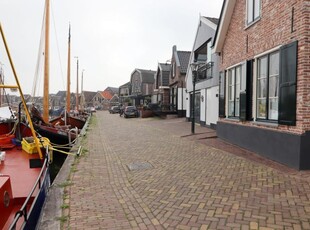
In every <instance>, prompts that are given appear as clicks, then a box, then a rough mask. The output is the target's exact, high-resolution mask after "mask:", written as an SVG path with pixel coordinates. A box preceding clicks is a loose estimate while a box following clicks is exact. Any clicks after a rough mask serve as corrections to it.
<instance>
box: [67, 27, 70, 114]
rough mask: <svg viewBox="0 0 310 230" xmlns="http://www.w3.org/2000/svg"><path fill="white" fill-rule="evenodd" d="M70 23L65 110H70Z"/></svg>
mask: <svg viewBox="0 0 310 230" xmlns="http://www.w3.org/2000/svg"><path fill="white" fill-rule="evenodd" d="M70 59H71V25H69V38H68V67H67V68H68V70H67V112H68V113H69V112H70V99H71V93H70V84H71V82H70V71H71V69H70V65H71V60H70Z"/></svg>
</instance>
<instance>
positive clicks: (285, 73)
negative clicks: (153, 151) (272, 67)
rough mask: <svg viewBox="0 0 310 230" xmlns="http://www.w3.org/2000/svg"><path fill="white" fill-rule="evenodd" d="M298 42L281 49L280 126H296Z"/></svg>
mask: <svg viewBox="0 0 310 230" xmlns="http://www.w3.org/2000/svg"><path fill="white" fill-rule="evenodd" d="M297 44H298V43H297V41H295V42H292V43H290V44H288V45H285V46H283V47H281V49H280V75H279V86H280V87H279V90H280V91H279V118H278V122H279V124H283V125H296V75H297Z"/></svg>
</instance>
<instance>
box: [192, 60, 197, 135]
mask: <svg viewBox="0 0 310 230" xmlns="http://www.w3.org/2000/svg"><path fill="white" fill-rule="evenodd" d="M190 66H191V70H192V81H193V95H192V134H194V133H195V86H196V81H197V71H198V67H199V64H198V63H197V62H193V63H191V64H190Z"/></svg>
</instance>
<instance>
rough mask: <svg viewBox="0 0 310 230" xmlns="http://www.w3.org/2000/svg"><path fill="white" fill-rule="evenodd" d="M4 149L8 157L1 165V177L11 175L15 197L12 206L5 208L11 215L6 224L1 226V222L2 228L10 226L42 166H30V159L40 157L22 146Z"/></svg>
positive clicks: (0, 227)
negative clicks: (26, 150) (29, 152)
mask: <svg viewBox="0 0 310 230" xmlns="http://www.w3.org/2000/svg"><path fill="white" fill-rule="evenodd" d="M2 151H3V150H2ZM4 151H5V152H6V158H5V161H4V162H1V165H0V177H1V176H2V177H3V178H4V177H7V176H9V178H10V182H11V187H12V194H13V199H12V200H11V201H10V202H11V203H10V207H8V208H4V209H3V210H5V211H8V212H10V217H9V219H8V220H9V221H8V220H7V222H6V225H5V226H1V224H3V220H2V221H1V222H0V229H2V228H3V227H4V229H6V228H8V227H9V223H11V221H12V220H13V218H14V215H15V213H16V211H18V210H19V208H20V207H21V205H22V204H23V202H24V201H25V199H26V197H27V196H28V194H29V192H30V191H31V189H32V187H33V185H34V183H35V181H36V179H37V178H38V175H39V173H40V170H41V168H30V165H29V159H36V158H39V156H38V154H28V153H27V152H25V151H23V150H22V149H21V147H14V148H13V149H6V150H4ZM4 190H5V189H3V191H2V190H1V192H4ZM34 195H36V194H34ZM12 206H13V207H12Z"/></svg>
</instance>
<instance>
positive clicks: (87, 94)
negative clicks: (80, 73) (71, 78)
mask: <svg viewBox="0 0 310 230" xmlns="http://www.w3.org/2000/svg"><path fill="white" fill-rule="evenodd" d="M96 94H97V92H92V91H83V95H84V98H85V101H86V102H90V101H91V100H92V99H93V98H94V96H95V95H96Z"/></svg>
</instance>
